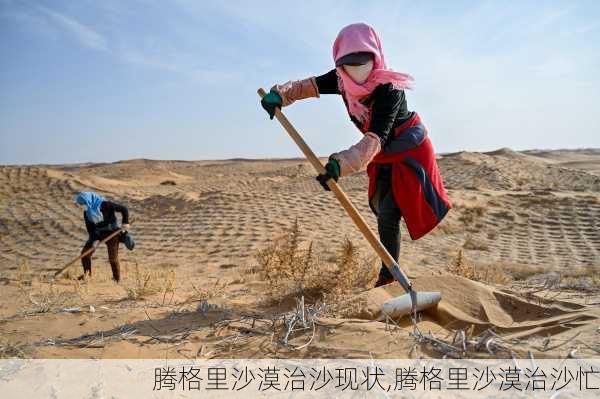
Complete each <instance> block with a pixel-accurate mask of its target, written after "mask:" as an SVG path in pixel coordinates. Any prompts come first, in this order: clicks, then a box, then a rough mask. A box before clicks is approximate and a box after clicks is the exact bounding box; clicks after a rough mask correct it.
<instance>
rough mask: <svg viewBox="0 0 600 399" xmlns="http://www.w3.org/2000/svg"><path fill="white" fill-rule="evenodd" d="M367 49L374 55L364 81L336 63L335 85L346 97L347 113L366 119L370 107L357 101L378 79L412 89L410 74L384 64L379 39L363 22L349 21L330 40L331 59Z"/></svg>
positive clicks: (335, 59) (370, 90)
mask: <svg viewBox="0 0 600 399" xmlns="http://www.w3.org/2000/svg"><path fill="white" fill-rule="evenodd" d="M363 51H368V52H370V53H373V55H374V56H375V57H374V59H373V70H372V71H371V74H370V75H369V77H368V79H367V81H366V82H364V83H363V84H360V85H359V84H357V83H355V82H354V80H352V78H351V77H350V76H348V74H347V73H346V71H344V68H343V67H342V66H339V67H337V73H338V77H339V79H338V86H339V88H340V91H341V92H342V93H343V94H344V96H345V97H346V100H347V101H348V108H349V110H350V113H351V114H352V115H354V117H356V118H357V119H358V120H359V121H361V122H362V123H365V121H366V120H367V118H368V114H369V110H368V109H367V107H365V106H364V105H363V104H361V103H360V101H359V100H360V99H361V98H363V97H365V96H367V95H369V94H371V92H372V91H373V90H374V89H375V87H377V86H378V85H379V84H381V83H392V84H393V85H394V87H396V88H398V89H411V88H412V82H413V80H414V79H413V77H412V76H410V75H409V74H406V73H401V72H394V71H392V70H391V69H389V68H388V67H387V65H386V64H385V58H384V56H383V48H382V47H381V40H380V39H379V35H378V34H377V32H375V30H374V29H373V28H372V27H370V26H369V25H367V24H365V23H356V24H351V25H348V26H346V27H344V28H342V30H341V31H340V33H338V35H337V38H336V39H335V42H333V61H334V63H335V61H337V60H338V59H339V58H341V57H343V56H345V55H347V54H350V53H356V52H363Z"/></svg>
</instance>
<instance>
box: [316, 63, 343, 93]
mask: <svg viewBox="0 0 600 399" xmlns="http://www.w3.org/2000/svg"><path fill="white" fill-rule="evenodd" d="M315 80H316V81H317V89H318V90H319V94H340V90H339V89H338V78H337V71H336V70H335V69H332V70H331V71H329V72H327V73H326V74H325V75H321V76H317V77H316V78H315Z"/></svg>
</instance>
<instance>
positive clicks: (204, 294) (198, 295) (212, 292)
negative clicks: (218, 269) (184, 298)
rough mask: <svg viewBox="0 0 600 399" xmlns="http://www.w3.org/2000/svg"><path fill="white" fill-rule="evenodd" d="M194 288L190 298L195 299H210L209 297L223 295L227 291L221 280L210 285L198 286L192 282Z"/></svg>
mask: <svg viewBox="0 0 600 399" xmlns="http://www.w3.org/2000/svg"><path fill="white" fill-rule="evenodd" d="M192 288H193V289H194V294H193V295H192V297H191V298H190V300H194V301H208V300H209V299H212V298H216V297H220V296H223V294H224V293H225V286H224V285H221V284H220V281H219V280H217V281H215V283H214V284H212V285H209V286H208V287H196V286H195V285H194V284H193V283H192Z"/></svg>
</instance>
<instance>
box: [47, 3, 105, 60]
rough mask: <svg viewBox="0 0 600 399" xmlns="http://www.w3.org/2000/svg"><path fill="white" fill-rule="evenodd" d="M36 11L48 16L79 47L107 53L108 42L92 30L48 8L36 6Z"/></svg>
mask: <svg viewBox="0 0 600 399" xmlns="http://www.w3.org/2000/svg"><path fill="white" fill-rule="evenodd" d="M37 9H38V10H39V11H40V12H41V13H43V14H44V15H46V16H48V17H49V18H50V19H51V20H52V21H53V22H55V23H56V24H57V25H58V26H59V27H61V28H62V29H63V30H64V31H65V32H67V33H69V34H70V35H71V36H72V37H73V38H74V39H75V40H77V41H78V42H79V43H80V44H81V45H83V46H85V47H88V48H91V49H93V50H100V51H108V41H107V40H106V38H104V37H103V36H102V35H101V34H99V33H98V32H96V31H94V30H93V29H92V28H90V27H88V26H85V25H83V24H82V23H80V22H78V21H76V20H75V19H73V18H70V17H67V16H66V15H64V14H61V13H59V12H57V11H54V10H51V9H49V8H46V7H43V6H37Z"/></svg>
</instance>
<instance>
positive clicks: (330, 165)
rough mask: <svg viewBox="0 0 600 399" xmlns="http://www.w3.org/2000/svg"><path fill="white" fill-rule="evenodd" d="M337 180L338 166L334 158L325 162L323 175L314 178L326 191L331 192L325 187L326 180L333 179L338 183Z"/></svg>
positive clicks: (338, 175)
mask: <svg viewBox="0 0 600 399" xmlns="http://www.w3.org/2000/svg"><path fill="white" fill-rule="evenodd" d="M339 178H340V164H339V163H338V161H337V160H336V159H334V158H329V161H327V164H326V165H325V173H321V174H320V175H318V176H317V177H316V179H317V180H318V181H319V183H321V185H322V186H323V188H324V189H325V190H326V191H331V189H330V188H329V186H328V185H327V180H329V179H333V180H335V181H338V179H339Z"/></svg>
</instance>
